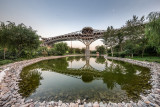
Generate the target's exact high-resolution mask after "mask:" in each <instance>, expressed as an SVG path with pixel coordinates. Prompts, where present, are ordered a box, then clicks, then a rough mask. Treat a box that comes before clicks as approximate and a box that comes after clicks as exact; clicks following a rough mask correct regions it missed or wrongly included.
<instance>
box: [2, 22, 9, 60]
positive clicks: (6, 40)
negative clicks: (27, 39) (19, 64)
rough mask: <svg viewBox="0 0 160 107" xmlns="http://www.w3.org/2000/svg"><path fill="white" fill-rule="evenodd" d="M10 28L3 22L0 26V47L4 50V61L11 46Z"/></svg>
mask: <svg viewBox="0 0 160 107" xmlns="http://www.w3.org/2000/svg"><path fill="white" fill-rule="evenodd" d="M9 31H10V26H9V24H8V25H5V23H4V22H1V25H0V47H1V48H3V59H6V57H5V54H6V51H7V48H8V47H9V45H10V38H9V36H10V32H9Z"/></svg>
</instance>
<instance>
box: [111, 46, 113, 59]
mask: <svg viewBox="0 0 160 107" xmlns="http://www.w3.org/2000/svg"><path fill="white" fill-rule="evenodd" d="M111 53H112V57H113V47H112V46H111Z"/></svg>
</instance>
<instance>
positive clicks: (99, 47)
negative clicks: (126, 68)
mask: <svg viewBox="0 0 160 107" xmlns="http://www.w3.org/2000/svg"><path fill="white" fill-rule="evenodd" d="M96 51H97V52H99V53H100V54H104V53H105V47H104V46H103V45H101V46H96Z"/></svg>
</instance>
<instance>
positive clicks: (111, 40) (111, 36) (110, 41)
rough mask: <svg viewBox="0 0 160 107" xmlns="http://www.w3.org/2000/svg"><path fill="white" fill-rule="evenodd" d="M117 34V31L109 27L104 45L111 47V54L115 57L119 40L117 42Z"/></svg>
mask: <svg viewBox="0 0 160 107" xmlns="http://www.w3.org/2000/svg"><path fill="white" fill-rule="evenodd" d="M115 36H116V33H115V29H114V28H113V27H112V26H111V27H108V28H107V31H106V32H105V33H104V37H103V38H104V40H103V43H104V44H105V45H106V46H107V47H110V48H111V53H112V56H113V54H114V53H113V52H114V49H113V48H114V46H115V45H116V43H117V40H116V37H115Z"/></svg>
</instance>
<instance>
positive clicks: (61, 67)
mask: <svg viewBox="0 0 160 107" xmlns="http://www.w3.org/2000/svg"><path fill="white" fill-rule="evenodd" d="M48 71H49V72H48ZM20 76H21V79H22V81H20V83H19V87H20V90H19V92H20V93H21V95H22V96H23V97H26V98H33V99H35V100H40V101H43V100H48V101H50V100H59V99H61V100H63V101H66V102H68V101H75V100H77V99H78V98H79V99H81V100H83V99H84V98H85V99H86V100H87V101H105V102H108V101H112V102H121V101H124V102H127V101H130V100H133V101H137V100H138V99H140V96H139V95H140V94H141V93H143V94H145V93H146V90H149V89H150V88H151V85H150V84H149V83H148V81H149V80H150V73H149V69H147V68H144V67H140V66H136V65H132V64H129V63H125V62H121V61H116V60H106V59H105V58H104V57H91V58H85V57H80V56H78V57H66V58H59V59H54V60H45V61H41V62H38V63H35V64H33V65H30V66H28V67H25V68H24V69H23V71H22V73H21V75H20ZM43 78H44V79H43ZM41 84H42V85H41ZM35 90H36V92H35ZM66 95H67V96H66Z"/></svg>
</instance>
